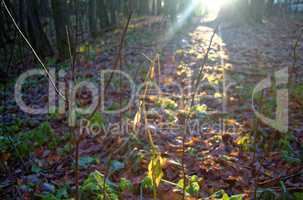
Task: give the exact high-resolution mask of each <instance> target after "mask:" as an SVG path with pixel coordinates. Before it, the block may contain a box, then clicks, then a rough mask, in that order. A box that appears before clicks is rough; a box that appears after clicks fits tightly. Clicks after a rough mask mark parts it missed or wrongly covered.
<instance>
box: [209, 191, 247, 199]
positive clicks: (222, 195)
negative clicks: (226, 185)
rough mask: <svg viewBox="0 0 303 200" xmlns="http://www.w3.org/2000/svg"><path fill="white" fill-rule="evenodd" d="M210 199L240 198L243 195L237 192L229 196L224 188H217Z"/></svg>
mask: <svg viewBox="0 0 303 200" xmlns="http://www.w3.org/2000/svg"><path fill="white" fill-rule="evenodd" d="M210 199H217V200H242V199H243V195H242V194H237V195H232V196H229V195H228V194H227V193H226V192H225V191H224V190H219V191H217V192H215V193H214V194H213V195H211V198H210Z"/></svg>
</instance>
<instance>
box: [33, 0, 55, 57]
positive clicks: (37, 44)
mask: <svg viewBox="0 0 303 200" xmlns="http://www.w3.org/2000/svg"><path fill="white" fill-rule="evenodd" d="M27 3H28V7H27V25H28V36H29V39H30V42H31V44H32V46H33V47H34V48H35V50H37V52H39V53H40V55H41V56H42V57H46V56H51V55H53V53H54V52H53V50H52V48H51V45H50V42H49V40H48V38H47V36H46V34H45V32H44V31H43V27H42V24H41V21H40V17H39V14H38V11H39V8H38V2H37V0H28V1H27Z"/></svg>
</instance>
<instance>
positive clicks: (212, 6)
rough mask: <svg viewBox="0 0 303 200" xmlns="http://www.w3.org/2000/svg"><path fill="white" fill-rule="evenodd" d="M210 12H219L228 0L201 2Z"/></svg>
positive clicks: (205, 0)
mask: <svg viewBox="0 0 303 200" xmlns="http://www.w3.org/2000/svg"><path fill="white" fill-rule="evenodd" d="M201 1H202V3H203V4H205V5H206V7H207V9H208V10H209V11H210V12H218V11H219V10H220V8H221V7H222V6H223V5H224V4H226V3H227V1H228V0H201Z"/></svg>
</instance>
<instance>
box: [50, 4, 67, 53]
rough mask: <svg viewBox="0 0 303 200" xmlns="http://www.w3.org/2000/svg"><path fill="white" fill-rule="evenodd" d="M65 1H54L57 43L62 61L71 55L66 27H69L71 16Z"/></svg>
mask: <svg viewBox="0 0 303 200" xmlns="http://www.w3.org/2000/svg"><path fill="white" fill-rule="evenodd" d="M66 8H67V7H66V2H65V0H52V10H53V17H54V21H55V29H56V42H57V49H58V52H59V54H60V55H59V57H60V59H66V58H67V57H68V55H69V53H68V52H69V49H68V38H67V34H66V27H69V24H70V21H69V14H68V12H67V9H66Z"/></svg>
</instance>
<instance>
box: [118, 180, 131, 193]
mask: <svg viewBox="0 0 303 200" xmlns="http://www.w3.org/2000/svg"><path fill="white" fill-rule="evenodd" d="M119 189H120V190H121V191H125V190H132V189H133V184H132V183H131V182H130V181H129V180H127V179H126V178H121V180H120V182H119Z"/></svg>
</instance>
